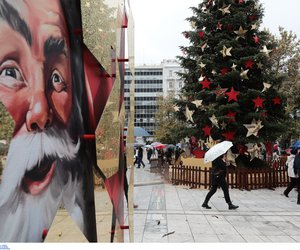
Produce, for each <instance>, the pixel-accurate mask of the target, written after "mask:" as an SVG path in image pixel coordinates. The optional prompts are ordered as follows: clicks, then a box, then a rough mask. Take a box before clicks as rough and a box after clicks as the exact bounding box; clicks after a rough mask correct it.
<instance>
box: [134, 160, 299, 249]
mask: <svg viewBox="0 0 300 250" xmlns="http://www.w3.org/2000/svg"><path fill="white" fill-rule="evenodd" d="M135 180H136V184H135V185H136V186H135V189H134V192H135V193H134V197H135V201H134V203H135V204H138V205H139V207H138V208H137V209H135V213H134V242H148V243H150V242H151V243H153V242H157V243H168V242H172V243H175V242H198V243H201V242H213V243H216V242H232V243H233V242H240V243H242V242H252V243H256V242H284V243H292V242H294V243H295V242H300V205H297V203H296V202H297V201H296V199H297V192H296V191H295V190H292V191H291V193H290V194H289V198H287V197H285V196H283V195H282V193H283V190H284V188H276V189H275V190H269V189H260V190H252V191H241V190H237V189H230V196H231V199H232V201H233V203H234V204H235V205H238V206H239V208H238V209H237V210H228V206H227V204H226V203H225V200H224V196H223V192H222V190H221V189H219V190H218V191H217V192H216V193H215V195H214V196H213V197H212V198H211V200H210V202H209V205H210V206H211V207H212V209H210V210H208V209H205V208H202V207H201V205H202V203H203V201H204V198H205V196H206V194H207V192H208V190H205V189H189V187H185V186H173V185H171V184H169V183H165V182H164V181H163V178H162V175H161V174H158V173H153V171H152V170H151V169H150V167H149V165H146V168H140V169H135Z"/></svg>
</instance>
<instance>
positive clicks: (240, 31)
mask: <svg viewBox="0 0 300 250" xmlns="http://www.w3.org/2000/svg"><path fill="white" fill-rule="evenodd" d="M247 31H248V30H244V29H243V27H242V26H240V28H239V29H238V30H235V31H234V33H235V34H237V37H236V40H238V39H239V38H243V39H245V35H246V33H247Z"/></svg>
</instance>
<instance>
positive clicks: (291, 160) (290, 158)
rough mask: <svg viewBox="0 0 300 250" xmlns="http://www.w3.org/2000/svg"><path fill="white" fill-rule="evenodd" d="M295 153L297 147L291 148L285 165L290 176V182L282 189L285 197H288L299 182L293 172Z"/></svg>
mask: <svg viewBox="0 0 300 250" xmlns="http://www.w3.org/2000/svg"><path fill="white" fill-rule="evenodd" d="M296 154H297V149H292V150H291V154H290V155H289V156H288V157H287V160H286V163H285V165H286V166H287V172H288V176H289V177H290V183H289V184H288V186H287V188H286V189H285V190H284V192H283V194H284V196H286V197H289V193H290V191H291V190H292V189H293V188H294V187H296V186H297V185H298V183H299V176H298V174H295V172H294V160H295V156H296Z"/></svg>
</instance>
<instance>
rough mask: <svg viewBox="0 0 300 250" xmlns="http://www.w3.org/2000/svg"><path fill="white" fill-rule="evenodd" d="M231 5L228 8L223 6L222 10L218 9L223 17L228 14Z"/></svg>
mask: <svg viewBox="0 0 300 250" xmlns="http://www.w3.org/2000/svg"><path fill="white" fill-rule="evenodd" d="M230 6H231V4H229V5H228V6H223V8H220V9H219V11H221V12H222V15H223V16H224V15H225V14H230V10H229V8H230Z"/></svg>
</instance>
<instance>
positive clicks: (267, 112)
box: [175, 0, 288, 153]
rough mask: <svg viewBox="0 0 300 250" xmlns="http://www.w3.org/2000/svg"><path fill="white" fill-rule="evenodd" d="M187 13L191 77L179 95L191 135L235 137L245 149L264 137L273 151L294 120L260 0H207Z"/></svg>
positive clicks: (183, 59) (185, 62)
mask: <svg viewBox="0 0 300 250" xmlns="http://www.w3.org/2000/svg"><path fill="white" fill-rule="evenodd" d="M191 9H192V10H193V16H191V17H189V18H187V20H188V21H189V22H190V24H191V30H189V31H184V32H183V35H184V36H185V37H186V39H188V40H189V46H181V50H182V52H183V55H182V56H178V60H179V62H180V64H181V66H182V67H183V68H184V69H185V72H184V73H179V74H180V76H181V78H182V79H183V80H184V82H185V87H184V88H183V89H182V92H181V98H180V99H179V100H177V101H176V106H175V109H176V110H177V112H176V115H177V117H178V119H180V120H184V121H186V122H187V124H188V126H187V131H186V133H187V134H189V137H190V138H194V139H193V140H194V141H195V138H197V139H198V140H202V141H207V140H208V138H212V139H213V140H229V141H233V143H234V144H235V145H236V146H237V148H238V149H240V151H239V152H240V153H241V151H243V150H242V149H243V146H244V145H245V144H247V143H264V145H265V146H266V149H267V151H268V152H269V153H271V151H272V145H273V143H274V142H275V141H276V140H277V139H278V138H279V137H280V135H281V134H282V133H283V131H284V130H285V128H286V126H288V116H287V114H286V112H285V105H286V99H285V98H284V96H282V95H281V94H280V93H278V87H277V86H279V85H280V83H281V81H282V79H280V78H279V77H278V74H276V72H274V68H273V67H272V64H271V63H270V55H271V53H272V52H273V51H274V50H275V49H276V44H272V43H271V42H270V41H271V39H270V34H269V32H268V31H264V30H260V25H261V23H262V18H263V13H264V9H263V7H262V5H261V4H260V3H259V1H258V0H204V1H203V2H202V3H200V4H199V5H198V7H192V8H191Z"/></svg>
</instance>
